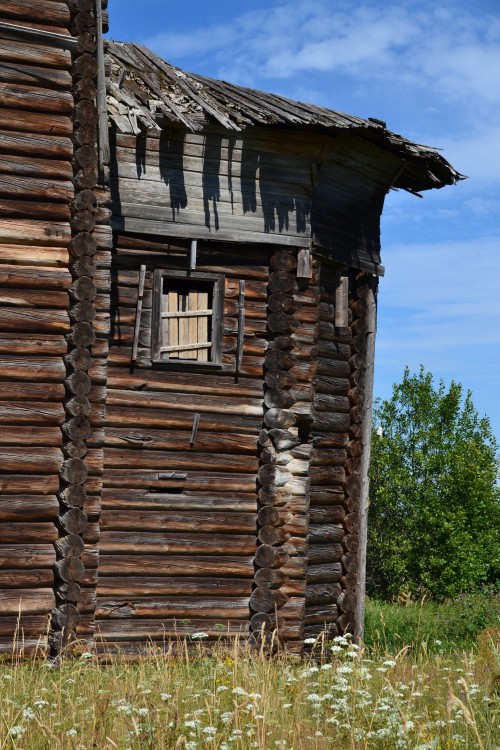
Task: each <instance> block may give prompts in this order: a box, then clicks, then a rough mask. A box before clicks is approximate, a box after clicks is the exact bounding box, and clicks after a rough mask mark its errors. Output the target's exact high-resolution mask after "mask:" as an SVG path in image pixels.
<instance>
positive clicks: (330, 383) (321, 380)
mask: <svg viewBox="0 0 500 750" xmlns="http://www.w3.org/2000/svg"><path fill="white" fill-rule="evenodd" d="M314 388H315V390H316V393H318V394H319V393H324V394H328V395H332V396H347V394H348V393H349V390H350V388H351V385H350V382H349V380H348V378H334V377H328V376H326V375H319V376H318V377H317V378H316V379H315V381H314Z"/></svg>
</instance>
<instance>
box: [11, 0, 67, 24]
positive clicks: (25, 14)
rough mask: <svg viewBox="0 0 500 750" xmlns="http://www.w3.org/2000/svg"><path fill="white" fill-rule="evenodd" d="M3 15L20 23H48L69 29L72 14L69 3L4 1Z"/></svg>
mask: <svg viewBox="0 0 500 750" xmlns="http://www.w3.org/2000/svg"><path fill="white" fill-rule="evenodd" d="M2 15H4V16H6V17H8V18H15V19H17V20H19V21H24V22H26V21H28V23H29V24H30V25H31V23H47V24H50V25H51V26H60V27H67V26H68V25H69V20H70V13H69V9H68V5H67V3H62V2H56V0H51V1H50V2H48V3H47V2H44V3H40V2H39V0H22V2H20V0H2Z"/></svg>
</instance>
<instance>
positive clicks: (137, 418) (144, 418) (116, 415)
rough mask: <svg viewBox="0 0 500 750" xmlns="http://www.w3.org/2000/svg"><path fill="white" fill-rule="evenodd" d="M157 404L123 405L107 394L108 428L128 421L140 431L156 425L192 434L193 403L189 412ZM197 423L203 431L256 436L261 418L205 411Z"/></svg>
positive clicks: (113, 428)
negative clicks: (145, 405)
mask: <svg viewBox="0 0 500 750" xmlns="http://www.w3.org/2000/svg"><path fill="white" fill-rule="evenodd" d="M112 393H116V391H109V392H108V396H109V397H111V394H112ZM207 403H208V401H207ZM158 407H159V408H155V409H149V408H147V407H141V408H140V409H134V408H130V409H129V408H122V407H119V406H113V405H112V404H111V403H110V398H108V401H107V407H106V424H107V426H108V430H109V431H112V432H115V428H116V427H118V428H124V427H125V426H126V425H128V426H130V427H132V428H134V432H135V431H136V429H138V430H140V431H141V430H144V429H149V428H152V429H155V428H159V429H165V430H170V431H173V430H185V431H186V432H189V436H191V431H192V428H193V415H194V413H196V408H194V407H193V410H192V412H188V411H186V412H178V411H176V410H175V409H172V410H167V409H165V410H164V409H162V408H161V406H160V405H158ZM198 413H199V412H198ZM200 425H201V430H202V431H208V432H226V433H227V434H228V435H232V434H234V433H236V434H247V435H251V436H254V435H255V436H257V435H258V433H259V431H260V426H261V421H258V420H256V419H255V418H254V417H246V416H244V415H242V416H235V415H233V414H224V415H223V416H219V415H217V414H205V413H204V414H203V415H202V416H201V419H200ZM110 428H112V430H111V429H110Z"/></svg>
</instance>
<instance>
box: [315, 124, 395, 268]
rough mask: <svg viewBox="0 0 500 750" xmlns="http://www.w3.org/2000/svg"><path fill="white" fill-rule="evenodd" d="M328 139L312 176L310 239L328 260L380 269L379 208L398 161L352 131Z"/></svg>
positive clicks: (382, 203) (380, 210)
mask: <svg viewBox="0 0 500 750" xmlns="http://www.w3.org/2000/svg"><path fill="white" fill-rule="evenodd" d="M331 140H332V143H331V148H330V149H329V151H328V153H327V155H326V157H325V159H324V161H323V162H321V164H319V165H318V171H317V175H316V180H315V188H314V192H313V198H312V215H311V226H312V235H313V241H314V243H315V245H316V246H317V247H318V249H319V248H324V249H325V250H328V251H330V257H331V258H332V260H334V261H337V262H340V263H345V264H347V265H349V266H352V267H354V268H360V269H363V270H366V271H370V272H372V273H381V272H382V271H381V267H380V264H381V258H380V214H381V212H382V207H383V205H384V199H385V195H386V193H387V191H388V190H389V188H390V186H391V184H392V180H393V179H394V177H395V176H396V174H397V173H398V171H400V170H401V161H400V159H398V158H397V157H396V156H392V155H390V154H388V153H387V152H383V151H381V150H380V149H378V148H377V147H376V146H374V145H373V144H370V143H368V142H366V141H363V140H361V139H360V138H358V137H356V136H355V135H353V134H352V133H342V134H339V135H338V136H337V138H336V139H335V140H334V141H333V139H331Z"/></svg>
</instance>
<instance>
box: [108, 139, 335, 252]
mask: <svg viewBox="0 0 500 750" xmlns="http://www.w3.org/2000/svg"><path fill="white" fill-rule="evenodd" d="M323 140H324V138H322V137H321V136H314V135H311V134H309V135H308V136H306V135H305V134H294V133H291V132H288V133H287V137H286V138H283V137H280V135H279V134H277V133H272V132H269V131H268V132H265V131H264V130H262V129H259V128H252V129H249V130H248V131H247V132H245V134H243V135H240V136H238V137H236V136H231V135H230V134H228V132H227V131H225V130H223V129H222V128H220V127H219V128H216V127H215V126H210V127H207V128H206V129H205V131H204V132H203V133H187V132H186V131H184V130H181V129H175V128H164V129H163V130H162V131H161V132H160V133H159V132H155V131H148V133H147V135H146V134H144V135H138V136H136V135H127V134H122V133H120V132H116V131H115V133H114V138H113V144H114V149H113V153H114V159H113V161H114V166H113V175H114V191H113V201H114V203H113V206H114V212H115V214H116V218H115V219H114V225H115V228H117V229H125V230H126V231H131V232H141V231H142V232H147V233H153V232H154V233H156V234H159V235H170V236H179V237H186V236H190V235H191V236H193V237H198V238H209V237H213V238H217V239H220V240H222V241H237V242H248V243H251V242H266V243H269V242H273V241H274V242H277V243H279V244H291V245H302V244H303V243H304V242H306V243H307V240H308V238H309V237H310V234H311V227H310V211H311V192H312V171H311V169H312V161H313V158H314V155H315V153H317V152H319V150H320V148H321V144H322V141H323ZM138 180H139V181H140V189H139V190H138Z"/></svg>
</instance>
